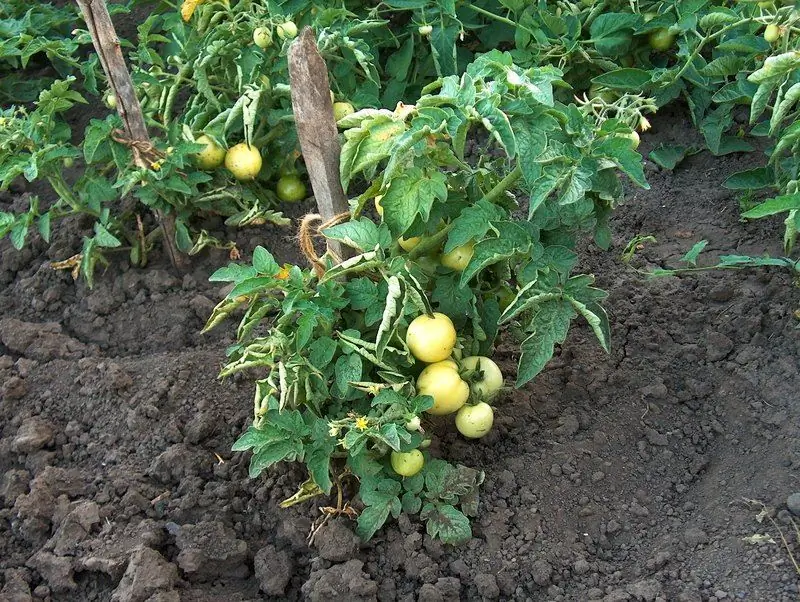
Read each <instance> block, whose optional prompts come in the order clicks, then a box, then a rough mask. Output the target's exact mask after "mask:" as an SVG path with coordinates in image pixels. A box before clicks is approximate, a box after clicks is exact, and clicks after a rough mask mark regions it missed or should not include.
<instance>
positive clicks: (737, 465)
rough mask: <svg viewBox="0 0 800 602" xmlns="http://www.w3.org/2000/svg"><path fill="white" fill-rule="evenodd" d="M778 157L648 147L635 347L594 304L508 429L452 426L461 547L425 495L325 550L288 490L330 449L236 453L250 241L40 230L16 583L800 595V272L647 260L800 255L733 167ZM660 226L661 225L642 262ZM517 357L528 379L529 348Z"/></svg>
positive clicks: (630, 318) (676, 122) (13, 411)
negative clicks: (227, 286)
mask: <svg viewBox="0 0 800 602" xmlns="http://www.w3.org/2000/svg"><path fill="white" fill-rule="evenodd" d="M656 128H657V129H656V131H655V132H654V133H653V134H651V135H648V136H646V137H645V142H644V145H643V147H644V150H649V148H651V147H652V145H653V144H655V143H657V142H659V141H684V140H685V139H686V138H688V137H690V136H691V135H692V134H691V132H692V130H691V128H690V127H689V125H688V124H687V123H686V122H685V119H684V118H683V117H682V116H680V115H678V116H675V115H673V116H667V117H666V118H662V119H660V120H659V121H657V123H656ZM760 160H761V156H760V155H757V154H754V155H751V156H747V155H738V156H728V157H723V158H713V157H710V156H708V155H707V154H701V155H697V156H694V157H692V158H690V159H689V160H687V161H686V162H685V163H684V164H682V165H681V166H679V168H678V169H677V170H676V171H675V172H674V173H668V172H661V171H659V170H658V169H657V168H656V167H655V166H653V165H648V170H649V174H648V175H649V180H650V182H651V184H652V189H651V190H650V191H641V190H633V189H631V190H629V195H628V200H627V202H626V203H625V204H624V205H623V206H622V207H620V209H619V210H618V212H617V214H616V217H615V218H614V221H613V231H614V247H613V249H612V250H611V251H610V252H602V251H599V250H596V249H590V248H587V249H585V250H583V251H582V266H583V267H584V268H585V269H586V270H588V271H591V272H593V273H594V274H596V275H597V279H598V282H599V285H600V286H601V287H602V288H605V289H606V290H609V291H611V296H610V298H609V300H608V303H607V307H608V310H609V313H610V316H611V322H612V328H613V346H614V348H613V350H612V353H611V354H610V355H606V354H604V353H603V352H602V351H601V350H600V349H599V348H598V347H597V345H596V343H595V342H593V340H592V336H591V333H590V332H589V330H588V328H586V327H585V326H584V325H577V326H576V327H575V328H574V329H573V330H572V331H571V333H570V336H569V338H568V341H567V342H566V344H565V345H564V346H563V347H562V348H560V349H559V350H558V354H557V356H556V357H555V358H554V359H553V361H552V362H551V363H550V365H549V366H548V368H547V369H546V371H545V372H544V373H543V374H542V375H541V376H540V377H539V378H538V379H536V381H535V382H534V383H533V384H531V385H529V386H527V387H525V388H524V389H522V390H520V391H513V392H511V393H509V394H508V395H507V396H506V397H505V399H503V400H502V401H501V402H499V403H498V406H497V411H496V414H497V420H496V424H497V426H496V428H495V429H494V431H493V432H492V433H491V434H490V435H489V436H488V437H486V438H485V439H484V440H481V441H478V442H467V441H465V440H463V439H461V438H459V437H458V436H457V434H456V433H455V431H454V430H453V429H452V428H450V427H445V428H442V429H440V430H439V431H438V432H437V438H436V442H435V444H434V446H433V450H432V451H433V453H435V454H439V455H442V456H445V457H448V458H450V459H452V460H455V461H458V462H462V463H464V464H467V465H470V466H476V467H477V466H480V467H482V468H483V469H484V470H485V471H486V473H487V480H486V483H485V484H484V486H483V488H482V501H481V509H480V516H479V518H478V519H477V520H476V521H475V524H474V538H473V539H472V541H471V542H469V544H467V545H466V546H464V547H461V548H458V549H451V548H448V547H445V546H442V545H441V544H439V543H437V542H435V541H432V540H431V539H430V538H429V537H428V536H427V535H426V534H425V532H424V530H423V529H422V528H421V526H420V525H419V524H417V523H416V522H413V521H409V520H407V519H401V520H400V522H399V523H398V522H395V523H391V524H390V525H388V526H387V527H386V528H385V529H384V530H383V531H381V532H380V533H379V534H378V536H376V538H375V539H374V540H373V541H371V542H370V543H368V544H359V542H358V540H357V539H356V538H355V537H354V536H353V531H352V526H353V525H352V524H351V523H349V522H348V521H347V520H338V521H334V522H331V523H330V524H329V525H328V526H327V527H325V528H324V529H323V530H322V531H320V532H319V534H318V536H317V538H316V542H315V545H314V546H313V547H310V548H309V547H308V545H307V543H306V536H307V534H308V531H309V527H310V525H311V522H312V521H313V520H314V519H315V518H316V516H317V506H319V505H321V504H320V503H319V501H316V502H307V503H305V504H303V505H300V506H297V507H294V508H292V509H289V510H280V509H278V508H277V503H278V502H279V501H280V500H282V499H284V498H286V497H288V496H289V495H291V494H292V493H294V491H295V489H296V487H297V485H298V484H299V483H300V482H302V480H303V478H304V475H303V473H302V472H301V471H299V470H297V469H296V468H294V467H282V468H280V469H278V470H275V471H272V472H270V473H269V474H267V475H264V476H263V477H262V478H259V479H256V480H249V479H248V478H247V462H248V458H247V457H246V456H245V455H243V454H233V453H231V452H230V451H229V450H230V446H231V443H232V442H233V441H234V439H235V438H236V437H237V436H238V435H239V433H240V432H241V431H242V430H243V429H244V428H245V426H246V425H247V423H248V421H249V419H250V412H251V393H252V392H251V385H250V383H249V382H247V381H246V380H243V379H241V380H232V381H229V382H226V383H220V382H218V381H217V380H216V374H217V370H218V368H219V367H220V365H221V363H222V362H223V360H224V349H225V347H226V345H227V344H229V343H230V342H231V340H232V335H233V324H230V325H226V326H225V327H223V328H221V329H219V330H218V331H217V332H214V333H212V334H210V335H200V334H199V330H200V328H201V327H202V325H203V323H204V320H205V318H206V317H207V316H208V314H209V312H210V311H211V308H212V307H213V306H214V304H215V303H216V302H217V301H218V299H219V298H220V295H219V289H218V287H216V286H212V285H211V284H209V283H208V282H207V278H208V275H209V274H210V273H211V271H213V269H215V268H216V267H217V266H219V265H220V264H221V263H223V262H224V261H225V257H224V255H223V254H221V253H220V252H215V253H213V254H211V255H208V256H206V257H204V258H201V259H196V260H195V262H194V271H192V272H191V273H189V274H187V275H184V276H182V277H176V276H174V275H172V274H171V273H170V271H169V270H168V269H167V268H166V267H165V264H164V263H163V262H162V263H160V264H159V262H158V261H157V260H156V261H155V262H154V265H152V266H151V267H150V268H148V269H147V270H145V271H140V270H136V269H132V268H130V267H129V266H128V265H126V264H125V262H124V261H122V260H119V259H118V260H115V261H114V262H113V263H112V265H111V267H110V268H109V269H108V270H107V271H106V272H105V273H104V274H101V275H99V277H98V279H97V283H96V286H95V288H94V290H88V289H87V288H86V287H85V286H84V285H83V284H82V283H74V282H73V281H72V280H71V278H70V276H69V275H68V274H66V273H63V272H56V271H53V270H52V269H50V267H49V266H48V261H50V260H55V259H63V258H65V257H68V256H70V255H71V254H73V253H75V252H77V250H78V247H77V245H79V244H80V243H79V237H80V234H81V232H82V229H83V228H85V227H86V224H84V223H81V222H75V223H72V224H70V225H69V226H68V227H67V228H66V229H62V230H61V231H60V233H58V234H57V235H56V237H55V239H54V240H53V241H52V242H51V244H50V245H47V244H45V243H43V242H42V241H35V242H34V244H33V246H32V247H31V248H30V249H29V250H25V251H23V252H21V253H17V252H15V251H13V249H11V247H10V246H9V245H8V243H7V241H4V242H3V243H2V246H0V252H1V253H2V258H1V260H0V307H2V313H0V383H2V389H1V390H0V400H1V401H0V590H1V591H0V600H3V601H13V602H27V601H30V600H36V601H43V600H53V601H64V602H71V601H85V600H113V601H115V602H145V601H148V602H177V601H179V600H181V601H185V602H211V601H219V602H223V601H224V602H236V601H255V600H268V599H275V600H278V599H281V600H300V599H308V600H313V601H316V600H320V601H323V600H324V601H325V602H333V601H336V600H342V601H348V602H349V601H360V600H363V601H369V600H381V601H393V600H398V601H404V602H414V601H420V602H449V601H456V600H533V601H538V600H542V601H545V600H547V601H584V600H604V601H606V602H621V601H626V600H630V601H647V602H654V601H672V600H676V601H680V602H701V601H703V602H721V601H726V600H750V601H765V602H780V601H790V600H791V601H796V600H797V599H798V574H797V572H796V571H795V569H794V567H793V565H792V561H791V558H790V556H789V554H788V553H787V550H786V549H785V548H784V547H783V546H782V544H781V540H780V535H779V529H780V530H782V531H783V532H784V533H785V534H786V537H787V539H788V541H789V546H790V547H791V549H792V551H793V552H794V554H795V555H798V554H799V553H800V548H798V546H797V545H796V543H795V542H796V537H795V535H794V534H793V533H792V532H791V517H792V513H800V499H798V498H800V496H795V497H791V494H793V493H797V492H800V481H799V480H798V478H797V477H798V468H800V446H798V443H799V442H800V428H799V427H800V420H799V419H800V376H799V375H798V374H799V372H800V370H798V358H800V330H798V329H797V319H796V318H795V317H794V316H793V311H794V310H795V309H797V308H798V305H799V303H798V294H797V289H796V288H794V287H793V286H792V282H791V277H790V275H789V274H788V273H787V272H783V271H775V270H762V271H741V272H724V273H706V274H700V275H692V276H682V277H678V278H668V279H655V280H647V279H645V278H644V277H642V275H641V274H640V273H639V272H637V271H636V269H634V268H641V269H652V268H654V267H661V266H673V265H675V264H676V260H677V258H679V257H680V256H681V255H682V254H683V252H685V251H686V250H687V249H688V248H689V247H690V246H691V245H692V244H693V243H694V242H695V241H697V240H700V239H702V238H705V239H708V240H709V245H708V250H709V251H710V252H711V253H712V254H722V253H730V252H735V253H742V254H747V253H750V254H759V253H762V252H764V251H770V252H772V253H779V251H780V249H779V247H778V244H779V242H780V225H781V224H780V221H779V220H775V221H774V222H773V223H769V222H762V223H750V224H742V223H739V222H738V219H737V216H738V211H739V207H738V201H737V199H736V198H735V197H733V196H732V195H731V194H730V193H728V192H726V191H724V190H723V189H722V188H721V187H720V183H721V182H722V181H723V179H724V178H725V176H726V175H727V174H729V173H731V172H733V171H736V170H738V169H742V168H744V167H746V166H750V165H752V164H753V163H754V162H755V161H760ZM24 195H25V192H24V191H22V190H17V191H16V192H15V193H14V194H11V195H6V196H4V197H1V198H0V208H2V209H7V208H8V207H10V206H16V205H20V206H24V205H26V204H27V203H26V200H25V196H24ZM309 208H310V207H308V206H299V207H296V208H295V210H294V212H295V214H297V215H299V214H301V213H302V212H303V211H304V210H307V209H309ZM208 226H209V227H210V228H211V229H212V230H215V229H216V230H220V229H221V228H220V225H219V224H214V223H210V224H208ZM219 233H220V234H221V235H223V234H224V232H221V231H220V232H219ZM637 234H651V235H654V236H655V237H656V238H657V241H658V242H657V243H648V244H647V245H646V248H645V249H643V250H640V251H639V252H638V253H637V256H636V257H635V258H634V260H633V261H632V263H631V264H630V265H626V264H625V263H623V262H621V261H620V254H621V252H622V250H623V249H624V247H625V245H626V243H627V242H628V241H629V240H630V239H631V238H632V237H633V236H635V235H637ZM235 236H237V238H238V242H239V245H240V248H241V249H242V251H243V253H244V255H245V257H246V258H247V257H248V256H249V253H251V252H252V249H253V248H254V246H255V245H256V244H264V245H265V246H267V247H268V248H270V249H271V250H273V251H274V252H275V253H276V255H277V256H278V257H279V258H280V259H281V260H285V261H300V258H299V256H298V253H297V252H296V251H295V249H294V246H293V243H292V241H291V232H290V231H288V230H282V229H278V228H272V229H263V230H250V231H246V232H244V233H238V234H235ZM497 357H498V358H499V361H500V363H501V365H502V366H503V368H504V370H505V372H506V374H507V375H509V376H510V377H513V373H514V360H515V356H514V352H513V350H512V348H511V347H507V346H503V345H501V347H500V348H499V350H498V352H497ZM746 500H760V501H761V502H763V503H764V504H765V505H766V507H767V508H768V509H769V513H770V514H769V516H770V517H771V519H772V520H770V518H765V519H764V520H763V521H762V522H758V520H757V517H758V514H759V510H760V509H761V508H760V507H759V506H758V505H755V504H751V503H748V502H746ZM762 518H763V517H762ZM772 521H774V522H772ZM752 535H764V536H766V537H764V538H761V540H759V541H760V542H756V543H748V542H747V541H745V540H744V539H743V538H746V537H749V536H752Z"/></svg>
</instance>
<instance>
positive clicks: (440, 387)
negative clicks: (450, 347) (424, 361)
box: [417, 360, 469, 416]
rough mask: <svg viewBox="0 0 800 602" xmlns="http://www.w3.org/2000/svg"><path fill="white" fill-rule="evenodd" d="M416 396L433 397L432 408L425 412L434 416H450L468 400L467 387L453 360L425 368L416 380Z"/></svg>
mask: <svg viewBox="0 0 800 602" xmlns="http://www.w3.org/2000/svg"><path fill="white" fill-rule="evenodd" d="M417 395H430V396H431V397H433V407H432V408H430V409H429V410H427V412H428V413H429V414H433V415H434V416H443V415H445V414H452V413H453V412H455V411H457V410H459V409H460V408H461V407H462V406H463V405H464V404H465V403H467V399H469V385H468V384H467V382H466V381H465V380H463V379H462V378H461V375H459V373H458V366H457V365H456V363H455V362H454V361H453V360H444V361H442V362H437V363H435V364H431V365H430V366H427V367H426V368H425V369H424V370H423V371H422V372H420V374H419V377H418V378H417Z"/></svg>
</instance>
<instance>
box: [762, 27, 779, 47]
mask: <svg viewBox="0 0 800 602" xmlns="http://www.w3.org/2000/svg"><path fill="white" fill-rule="evenodd" d="M780 37H781V28H780V27H778V26H777V25H775V24H774V23H770V24H769V25H767V28H766V29H765V30H764V39H765V40H766V41H767V42H769V43H770V44H774V43H775V42H777V41H778V40H779V39H780Z"/></svg>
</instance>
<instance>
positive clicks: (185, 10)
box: [181, 0, 203, 21]
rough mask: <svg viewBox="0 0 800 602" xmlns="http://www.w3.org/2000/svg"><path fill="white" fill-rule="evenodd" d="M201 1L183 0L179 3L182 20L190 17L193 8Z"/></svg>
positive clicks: (201, 0) (201, 1)
mask: <svg viewBox="0 0 800 602" xmlns="http://www.w3.org/2000/svg"><path fill="white" fill-rule="evenodd" d="M202 3H203V0H183V4H181V18H182V19H183V20H184V21H188V20H189V19H191V18H192V15H193V14H194V11H195V9H197V7H198V6H200V4H202Z"/></svg>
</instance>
